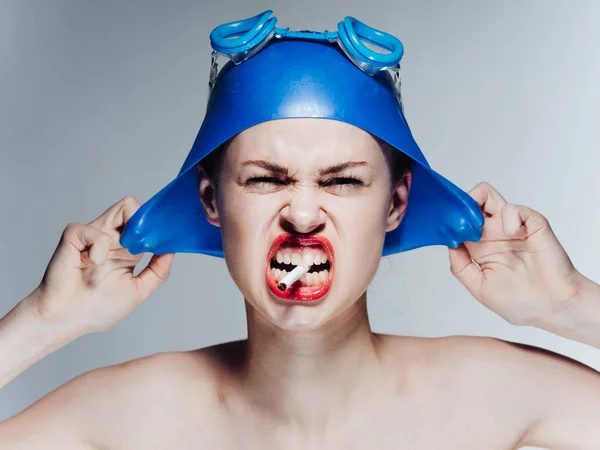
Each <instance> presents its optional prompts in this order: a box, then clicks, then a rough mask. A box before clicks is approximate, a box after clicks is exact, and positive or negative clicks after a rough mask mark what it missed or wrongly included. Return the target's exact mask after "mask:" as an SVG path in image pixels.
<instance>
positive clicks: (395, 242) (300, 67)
mask: <svg viewBox="0 0 600 450" xmlns="http://www.w3.org/2000/svg"><path fill="white" fill-rule="evenodd" d="M390 80H391V78H390V76H389V74H388V73H387V72H379V73H378V74H377V75H375V76H369V75H367V74H366V73H365V72H363V71H362V70H360V69H359V68H357V66H356V65H355V64H353V63H352V62H351V61H350V60H349V59H348V58H347V57H346V55H345V54H344V53H343V51H342V50H341V49H340V48H339V47H338V45H337V44H331V43H326V42H321V41H310V40H297V39H292V40H286V39H281V40H273V41H271V42H270V43H269V44H267V46H266V47H264V48H263V49H262V50H261V51H260V52H258V53H257V54H256V55H254V56H253V57H252V58H250V59H248V60H247V61H245V62H243V63H242V64H239V65H234V64H233V63H232V62H229V63H227V64H226V65H225V67H224V68H223V70H222V71H221V73H220V74H219V77H218V79H217V83H216V85H215V87H214V89H213V91H212V93H211V96H210V99H209V103H208V107H207V111H206V115H205V117H204V121H203V123H202V126H201V128H200V131H199V132H198V135H197V137H196V140H195V142H194V144H193V146H192V149H191V151H190V153H189V154H188V156H187V158H186V160H185V162H184V164H183V166H182V168H181V170H180V172H179V174H178V176H177V177H176V178H175V179H174V180H173V181H172V182H171V183H169V184H168V185H167V186H166V187H164V188H163V189H162V190H161V191H160V192H158V193H157V194H156V195H154V196H153V197H152V198H151V199H150V200H149V201H148V202H146V203H145V204H144V205H142V206H141V208H140V209H139V210H138V211H137V212H136V213H135V214H134V216H133V217H132V218H131V219H130V220H129V221H128V222H127V224H126V227H125V229H124V232H123V234H122V237H121V245H123V246H124V247H125V248H127V249H129V251H130V252H131V253H133V254H138V253H141V252H152V253H156V254H163V253H167V252H191V253H204V254H208V255H213V256H220V257H222V256H223V248H222V243H221V235H220V231H219V228H216V227H214V226H213V225H210V224H209V223H208V222H207V221H206V218H205V215H204V213H203V211H202V207H201V204H200V200H199V196H198V171H197V170H196V168H195V165H196V163H198V162H199V161H200V160H202V158H204V157H205V156H206V155H207V154H209V153H210V152H211V151H212V150H214V149H215V148H217V147H219V145H221V144H222V143H224V142H225V141H227V140H228V139H230V138H232V137H233V136H235V135H236V134H238V133H240V132H241V131H243V130H245V129H247V128H250V127H252V126H254V125H256V124H259V123H261V122H265V121H268V120H275V119H285V118H296V117H312V118H322V119H330V120H339V121H342V122H346V123H348V124H351V125H354V126H356V127H359V128H361V129H363V130H365V131H367V132H369V133H371V134H373V135H375V136H377V137H379V138H381V139H382V140H384V141H386V142H388V143H389V144H390V145H392V146H393V147H395V148H397V149H398V150H400V151H402V152H403V153H405V154H407V155H408V156H410V157H411V158H413V159H414V160H415V161H416V164H415V166H414V169H413V183H412V187H411V190H410V194H409V200H408V208H407V211H406V215H405V217H404V219H403V220H402V222H401V224H400V226H399V227H398V228H397V229H396V230H394V231H392V232H389V233H388V234H387V235H386V239H385V245H384V248H383V255H389V254H393V253H398V252H402V251H407V250H411V249H415V248H418V247H423V246H428V245H445V246H448V247H453V248H456V247H458V245H460V244H461V243H462V242H464V241H478V240H479V239H480V238H481V229H482V227H483V215H482V213H481V210H480V208H479V205H478V204H477V203H476V202H475V200H473V199H472V198H471V197H470V196H469V195H468V194H467V193H466V192H464V191H462V190H461V189H460V188H458V187H457V186H455V185H454V184H452V183H451V182H450V181H448V180H447V179H446V178H444V177H443V176H441V175H440V174H438V173H437V172H435V171H434V170H433V169H431V167H430V166H429V163H428V162H427V160H426V159H425V156H424V155H423V153H422V152H421V150H420V149H419V147H418V146H417V143H416V142H415V140H414V139H413V136H412V134H411V132H410V129H409V127H408V124H407V123H406V120H405V118H404V115H403V114H402V110H401V107H400V105H399V103H398V100H397V98H396V96H395V95H394V91H393V89H392V87H391V81H390Z"/></svg>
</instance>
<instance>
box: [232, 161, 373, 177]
mask: <svg viewBox="0 0 600 450" xmlns="http://www.w3.org/2000/svg"><path fill="white" fill-rule="evenodd" d="M368 165H369V163H368V162H367V161H346V162H343V163H340V164H334V165H333V166H329V167H325V168H323V169H319V175H320V176H323V175H329V174H332V173H339V172H343V171H344V170H346V169H352V168H354V167H360V166H368ZM246 166H257V167H260V168H263V169H265V170H268V171H270V172H273V173H277V174H281V175H286V176H287V175H288V168H287V167H284V166H280V165H279V164H275V163H272V162H269V161H265V160H263V159H251V160H248V161H244V162H243V163H242V167H246Z"/></svg>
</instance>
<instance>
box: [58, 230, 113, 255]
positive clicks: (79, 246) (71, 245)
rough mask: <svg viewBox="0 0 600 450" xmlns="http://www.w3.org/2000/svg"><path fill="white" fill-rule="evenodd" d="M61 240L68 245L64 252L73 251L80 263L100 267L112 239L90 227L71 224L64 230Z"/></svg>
mask: <svg viewBox="0 0 600 450" xmlns="http://www.w3.org/2000/svg"><path fill="white" fill-rule="evenodd" d="M62 240H63V241H64V242H66V243H67V244H68V245H67V246H66V247H67V249H66V252H68V253H70V252H71V249H74V250H75V251H76V252H78V253H79V259H80V262H83V263H92V264H96V265H102V264H104V263H105V262H106V259H107V257H108V252H109V251H110V247H111V245H112V240H113V239H112V237H111V236H109V235H108V234H106V233H104V232H103V231H101V230H98V229H97V228H94V227H92V226H89V225H84V224H82V223H71V224H69V225H67V227H66V228H65V231H64V232H63V236H62ZM64 247H65V246H63V248H64Z"/></svg>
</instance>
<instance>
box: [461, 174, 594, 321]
mask: <svg viewBox="0 0 600 450" xmlns="http://www.w3.org/2000/svg"><path fill="white" fill-rule="evenodd" d="M469 195H471V196H472V197H473V198H474V199H475V201H477V203H478V204H479V205H480V207H481V210H482V212H483V215H484V216H485V222H484V226H483V230H482V238H481V240H480V241H479V242H464V243H463V244H461V245H460V246H459V247H458V248H456V249H452V248H450V249H449V251H450V270H451V272H452V274H453V275H454V276H455V277H456V278H457V279H458V280H459V281H460V282H461V283H462V284H463V285H464V286H465V287H466V288H467V289H468V290H469V292H470V293H471V294H472V295H473V296H474V297H475V298H476V299H477V300H478V301H479V302H481V303H482V304H484V305H485V306H487V307H488V308H489V309H491V310H492V311H494V312H495V313H497V314H499V315H500V316H501V317H503V318H504V319H505V320H506V321H508V322H509V323H511V324H513V325H531V326H537V324H539V323H543V322H545V321H547V320H548V319H550V318H552V317H555V316H556V315H557V314H561V312H562V311H564V310H565V309H566V308H568V307H569V306H570V305H571V304H572V303H573V302H574V301H575V299H576V295H577V292H578V288H579V285H580V283H581V280H582V278H583V277H582V275H581V274H580V273H579V272H578V271H577V270H576V269H575V267H574V266H573V264H572V263H571V260H570V259H569V256H568V255H567V253H566V252H565V250H564V249H563V247H562V245H561V244H560V242H558V239H557V238H556V236H555V235H554V232H553V231H552V229H551V227H550V224H549V223H548V220H547V219H546V218H545V217H544V216H542V215H541V214H540V213H538V212H537V211H534V210H533V209H530V208H527V207H526V206H520V205H513V204H510V203H507V202H506V200H505V199H504V198H503V197H502V195H500V193H499V192H498V191H496V189H494V188H493V187H492V186H490V185H489V184H488V183H479V184H478V185H477V186H475V187H474V188H473V189H472V190H471V191H470V192H469ZM475 263H476V264H475Z"/></svg>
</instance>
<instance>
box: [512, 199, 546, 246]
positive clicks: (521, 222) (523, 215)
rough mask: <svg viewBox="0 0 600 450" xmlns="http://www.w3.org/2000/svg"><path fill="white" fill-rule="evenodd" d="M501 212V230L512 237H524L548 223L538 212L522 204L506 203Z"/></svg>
mask: <svg viewBox="0 0 600 450" xmlns="http://www.w3.org/2000/svg"><path fill="white" fill-rule="evenodd" d="M501 214H502V228H503V231H504V233H505V234H506V235H507V236H508V237H511V238H513V239H526V238H528V237H529V236H531V235H532V234H533V233H535V232H537V231H539V230H540V229H541V228H543V227H544V226H546V225H547V223H548V221H547V220H546V218H545V217H544V216H542V215H541V214H540V213H539V212H537V211H535V210H533V209H531V208H528V207H527V206H523V205H513V204H510V203H509V204H506V205H505V206H504V207H503V208H502V213H501Z"/></svg>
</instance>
